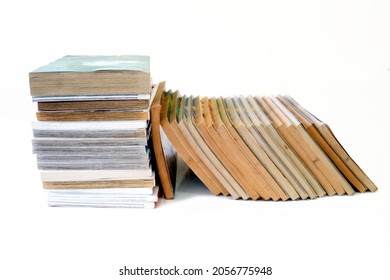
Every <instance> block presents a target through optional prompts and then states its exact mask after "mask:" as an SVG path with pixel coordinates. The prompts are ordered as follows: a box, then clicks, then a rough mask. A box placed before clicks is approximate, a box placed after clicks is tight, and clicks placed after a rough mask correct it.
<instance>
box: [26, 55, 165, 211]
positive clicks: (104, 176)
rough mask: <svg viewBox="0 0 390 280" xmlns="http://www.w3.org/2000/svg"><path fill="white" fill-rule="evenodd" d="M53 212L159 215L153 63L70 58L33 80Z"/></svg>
mask: <svg viewBox="0 0 390 280" xmlns="http://www.w3.org/2000/svg"><path fill="white" fill-rule="evenodd" d="M29 78H30V90H31V95H32V99H33V101H34V102H36V103H37V112H36V117H37V120H34V121H33V123H32V128H33V140H32V143H33V152H34V153H35V154H36V155H37V164H38V169H39V170H40V171H41V177H42V183H43V188H44V189H45V190H46V191H47V193H48V204H49V205H50V206H90V207H137V208H153V207H155V204H156V201H157V200H158V187H157V186H156V180H155V174H154V171H153V168H152V164H151V163H152V160H153V152H152V147H151V140H150V136H151V134H150V113H149V112H150V105H151V101H152V100H153V95H154V94H155V92H156V90H157V87H153V86H152V83H151V77H150V62H149V57H148V56H65V57H63V58H61V59H59V60H56V61H54V62H52V63H50V64H48V65H46V66H43V67H41V68H39V69H37V70H35V71H33V72H31V73H30V74H29Z"/></svg>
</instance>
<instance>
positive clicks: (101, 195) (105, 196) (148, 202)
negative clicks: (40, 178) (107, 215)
mask: <svg viewBox="0 0 390 280" xmlns="http://www.w3.org/2000/svg"><path fill="white" fill-rule="evenodd" d="M158 190H159V189H158V187H154V188H133V189H126V188H119V189H83V190H71V189H68V190H46V193H47V197H48V205H49V206H54V207H58V206H62V207H64V206H68V207H69V206H77V207H102V208H105V207H110V208H115V207H121V208H154V207H155V204H156V202H157V201H158Z"/></svg>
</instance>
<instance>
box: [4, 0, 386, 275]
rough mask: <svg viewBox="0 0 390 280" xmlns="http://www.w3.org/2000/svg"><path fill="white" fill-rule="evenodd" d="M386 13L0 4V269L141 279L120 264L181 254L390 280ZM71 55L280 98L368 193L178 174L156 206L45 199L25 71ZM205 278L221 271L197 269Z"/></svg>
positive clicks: (180, 258) (208, 262)
mask: <svg viewBox="0 0 390 280" xmlns="http://www.w3.org/2000/svg"><path fill="white" fill-rule="evenodd" d="M7 2H8V3H7ZM389 15H390V5H389V2H388V1H376V0H370V1H330V0H327V1H245V0H240V1H200V0H198V1H141V0H138V1H115V0H111V1H96V0H95V1H40V0H35V1H17V0H15V1H2V3H1V4H0V31H1V32H0V49H1V52H0V55H1V60H0V61H1V67H0V77H1V82H0V91H1V104H2V109H1V110H0V124H1V137H0V155H1V156H0V161H1V163H2V168H1V169H0V170H1V171H0V174H1V183H0V186H1V194H0V226H1V229H0V257H1V258H0V278H1V279H138V278H134V277H132V278H131V277H124V276H119V275H118V274H119V273H118V272H119V269H120V268H123V266H125V265H126V266H127V267H133V268H134V267H137V266H143V267H150V268H153V267H159V266H163V267H166V268H170V267H173V266H174V265H177V266H179V267H181V268H203V269H209V270H210V271H211V270H212V267H213V266H272V268H273V272H274V273H273V275H272V276H269V277H267V278H268V279H342V277H344V278H347V279H390V278H389V277H390V272H389V270H388V264H389V261H390V255H389V249H390V241H389V236H390V219H389V213H390V211H389V210H390V206H389V205H390V190H389V182H390V180H389V176H388V174H389V167H390V166H389V149H388V143H389V140H390V139H389V123H388V121H389V112H388V109H389V105H390V104H389V101H388V100H389V99H388V94H389V90H390V70H389V69H390V36H389V34H390V33H389V31H390V17H389ZM67 54H147V55H150V56H151V67H152V75H153V77H154V80H155V82H159V81H162V80H166V81H167V87H168V88H172V89H179V90H180V91H181V93H182V94H194V95H209V96H218V95H237V94H253V95H255V94H289V95H291V96H293V97H294V98H295V99H296V100H297V101H298V102H300V103H301V104H302V105H303V106H304V107H306V108H307V109H309V110H310V111H311V112H313V113H314V114H316V115H317V116H318V117H319V118H320V119H322V120H323V121H325V122H326V123H328V124H329V125H330V126H331V128H332V129H333V131H334V133H335V135H336V136H337V137H338V139H339V140H340V142H341V143H342V144H343V145H344V147H345V148H346V150H347V151H348V152H349V153H350V154H351V156H352V157H353V158H354V159H355V160H356V161H357V163H358V164H359V165H360V166H361V167H362V169H363V170H365V172H366V173H367V174H368V175H369V176H370V178H371V179H372V180H373V181H374V182H375V183H376V184H377V185H378V186H379V191H378V192H376V193H365V194H358V195H354V196H351V197H347V196H344V197H331V198H322V199H316V200H314V201H298V202H276V203H275V202H263V201H255V202H252V201H233V200H231V199H229V198H224V197H214V196H212V195H211V194H210V193H209V192H208V191H207V190H206V189H205V188H204V186H202V184H200V183H199V182H198V181H197V180H196V179H194V178H191V177H189V178H188V177H185V178H184V181H183V183H182V184H181V185H180V188H179V190H178V192H177V199H175V200H173V201H163V202H162V203H161V204H160V205H159V207H158V208H156V209H154V210H134V209H78V208H72V209H69V208H48V207H46V204H45V196H44V193H43V190H42V187H41V184H40V179H39V173H38V171H37V169H36V166H35V161H34V157H33V156H32V154H31V127H30V121H31V120H32V118H33V112H34V107H33V106H32V103H31V98H30V95H29V85H28V72H30V71H32V70H34V69H35V68H38V67H40V66H42V65H43V64H46V63H48V62H51V61H53V60H55V59H57V58H59V57H62V56H64V55H67ZM49 277H50V278H49ZM208 278H212V279H214V278H220V279H222V278H221V277H217V276H214V277H212V276H203V277H192V279H208ZM223 278H224V279H225V278H227V277H223ZM237 278H238V279H257V278H258V277H254V276H251V277H249V276H248V277H247V278H245V277H237ZM260 278H261V277H260ZM144 279H146V278H144ZM155 279H159V278H157V277H155ZM164 279H172V278H169V277H165V278H164ZM173 279H191V277H187V278H186V277H176V278H173ZM227 279H235V278H234V277H230V278H227Z"/></svg>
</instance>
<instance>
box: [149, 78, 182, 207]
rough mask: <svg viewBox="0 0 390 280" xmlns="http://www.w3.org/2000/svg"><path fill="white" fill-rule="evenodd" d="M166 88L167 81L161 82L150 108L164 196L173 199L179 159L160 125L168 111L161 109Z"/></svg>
mask: <svg viewBox="0 0 390 280" xmlns="http://www.w3.org/2000/svg"><path fill="white" fill-rule="evenodd" d="M164 90H165V82H161V83H159V84H158V88H157V92H156V95H155V97H154V100H153V102H152V105H151V108H150V111H151V113H150V114H151V122H152V124H151V125H152V142H153V150H154V154H155V158H156V164H157V172H158V175H159V178H160V184H161V187H162V189H163V193H164V197H165V198H166V199H172V198H174V197H175V183H176V167H177V166H176V165H177V161H176V150H175V149H174V148H173V146H172V144H171V143H170V141H169V140H168V137H167V136H166V134H165V132H164V130H163V129H162V127H161V125H160V118H161V115H162V114H166V111H163V110H161V102H162V97H163V92H164Z"/></svg>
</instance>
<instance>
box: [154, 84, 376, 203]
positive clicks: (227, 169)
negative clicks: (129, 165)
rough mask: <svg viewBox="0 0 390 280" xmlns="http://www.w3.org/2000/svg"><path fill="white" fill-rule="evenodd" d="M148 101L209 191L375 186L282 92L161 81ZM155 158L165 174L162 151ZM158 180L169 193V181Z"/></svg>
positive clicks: (247, 194)
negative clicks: (226, 91) (180, 88)
mask: <svg viewBox="0 0 390 280" xmlns="http://www.w3.org/2000/svg"><path fill="white" fill-rule="evenodd" d="M154 105H155V106H152V126H153V125H154V126H155V127H158V126H160V127H161V128H162V132H161V133H164V137H166V138H167V139H164V141H169V143H170V144H171V145H172V146H173V147H174V149H175V150H176V151H177V153H178V154H179V155H180V157H181V158H182V159H183V160H184V162H185V163H186V164H187V165H188V166H189V167H190V168H191V170H192V171H193V172H194V173H195V174H196V175H197V176H198V177H199V179H200V180H201V181H202V182H203V183H204V184H205V185H206V187H207V188H208V189H209V190H210V191H211V192H212V193H213V194H214V195H221V194H222V195H224V196H231V197H232V198H234V199H239V198H242V199H252V200H258V199H263V200H274V201H278V200H283V201H286V200H297V199H309V198H310V199H314V198H317V197H323V196H326V195H329V196H333V195H336V194H337V195H344V194H348V195H352V194H353V193H355V192H366V191H371V192H373V191H376V190H377V187H376V186H375V184H374V183H373V182H372V181H371V180H370V179H369V178H368V177H367V175H366V174H365V173H364V172H363V171H362V170H361V169H360V168H359V166H358V165H357V164H356V163H355V162H354V161H353V160H352V159H351V157H350V156H349V155H348V153H347V152H346V151H345V149H344V148H343V147H342V146H341V145H340V143H339V142H338V141H337V139H336V137H335V136H334V134H333V133H332V131H331V129H330V128H329V126H328V125H326V124H325V123H323V122H321V121H320V120H319V119H317V118H316V117H315V116H314V115H312V114H311V113H310V112H309V111H307V110H306V109H304V108H303V107H302V106H300V105H299V104H298V103H297V102H296V101H295V100H294V99H292V98H291V97H289V96H277V97H273V96H266V97H260V96H255V97H252V96H247V97H243V96H240V97H232V98H230V97H229V98H221V97H220V98H207V97H203V98H200V97H193V96H180V94H179V92H177V91H176V92H172V91H163V90H162V89H160V91H159V92H158V93H157V95H156V98H155V102H154ZM156 129H157V128H156ZM154 136H155V135H154ZM154 141H155V142H158V140H157V139H154ZM164 141H162V142H164ZM168 146H169V145H168ZM155 150H157V146H155ZM160 152H162V153H164V150H163V149H160ZM157 163H158V167H159V174H160V175H161V173H163V174H165V176H167V174H168V175H169V168H167V166H168V165H169V164H167V163H166V162H164V156H160V157H158V158H157ZM162 170H164V171H162ZM167 177H168V178H169V176H167ZM161 181H162V186H163V188H164V193H165V196H166V197H168V198H172V197H173V194H172V188H173V187H174V186H172V184H170V183H169V182H168V183H166V181H167V180H165V181H164V180H161Z"/></svg>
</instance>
